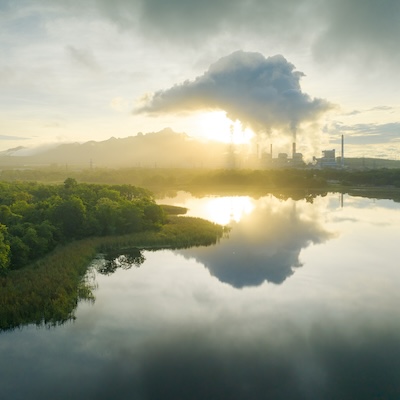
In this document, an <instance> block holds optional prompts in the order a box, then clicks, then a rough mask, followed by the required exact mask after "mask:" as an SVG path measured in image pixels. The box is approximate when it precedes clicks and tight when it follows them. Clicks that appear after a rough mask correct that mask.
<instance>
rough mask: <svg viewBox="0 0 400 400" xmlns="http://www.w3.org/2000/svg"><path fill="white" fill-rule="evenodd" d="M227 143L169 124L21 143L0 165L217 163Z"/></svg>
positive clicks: (166, 165) (0, 158) (181, 165)
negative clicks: (39, 144)
mask: <svg viewBox="0 0 400 400" xmlns="http://www.w3.org/2000/svg"><path fill="white" fill-rule="evenodd" d="M229 150H230V146H229V145H228V144H226V143H225V144H224V143H220V142H215V141H212V142H211V141H209V142H203V141H200V140H198V139H194V138H192V137H190V136H188V135H187V134H186V133H177V132H174V131H173V130H172V129H170V128H165V129H163V130H161V131H159V132H151V133H147V134H143V133H138V134H137V135H136V136H129V137H126V138H115V137H112V138H110V139H108V140H105V141H99V142H97V141H89V142H85V143H67V144H60V145H56V146H53V147H50V148H49V147H46V148H42V149H38V150H36V151H35V152H33V151H29V149H26V148H24V147H17V148H13V149H9V150H6V151H3V152H1V153H0V168H4V167H23V166H25V167H34V166H47V165H58V166H63V165H68V166H71V167H79V168H88V167H113V168H120V167H160V168H175V167H176V168H185V167H186V168H195V167H203V166H207V167H221V166H224V164H226V160H227V158H228V153H229Z"/></svg>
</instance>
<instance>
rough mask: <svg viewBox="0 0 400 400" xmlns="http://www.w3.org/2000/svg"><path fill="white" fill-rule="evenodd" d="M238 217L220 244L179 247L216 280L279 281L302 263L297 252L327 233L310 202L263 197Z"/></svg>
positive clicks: (241, 282)
mask: <svg viewBox="0 0 400 400" xmlns="http://www.w3.org/2000/svg"><path fill="white" fill-rule="evenodd" d="M256 204H257V205H256V208H255V209H254V211H253V212H252V213H250V214H244V215H243V217H242V219H241V221H239V222H235V221H232V223H231V227H232V230H231V232H230V234H229V239H223V240H221V242H220V244H219V245H218V246H214V247H211V248H195V249H187V250H181V251H179V252H180V253H182V254H183V255H185V256H188V257H195V258H196V259H197V260H198V261H200V262H202V263H203V264H204V265H205V266H206V267H207V268H208V269H209V270H210V272H211V274H212V275H214V276H216V277H217V278H218V279H219V280H220V281H222V282H226V283H229V284H230V285H232V286H234V287H237V288H241V287H244V286H256V285H260V284H262V283H263V282H264V281H266V280H267V281H270V282H273V283H278V284H279V283H282V282H283V281H284V280H285V279H286V278H287V277H288V276H290V275H291V274H292V273H293V268H296V267H300V266H301V262H300V259H299V255H300V252H301V250H302V249H303V248H305V247H307V246H308V245H310V244H311V243H321V242H323V241H325V240H327V239H328V238H330V237H331V234H330V233H328V232H327V231H326V230H325V229H324V228H323V227H322V226H321V224H320V222H319V220H318V218H319V216H318V214H317V213H316V212H315V207H314V205H312V204H311V205H310V204H307V203H305V202H297V203H296V202H294V201H291V200H288V201H286V202H279V201H277V200H276V199H275V198H263V199H260V200H259V201H258V202H257V203H256Z"/></svg>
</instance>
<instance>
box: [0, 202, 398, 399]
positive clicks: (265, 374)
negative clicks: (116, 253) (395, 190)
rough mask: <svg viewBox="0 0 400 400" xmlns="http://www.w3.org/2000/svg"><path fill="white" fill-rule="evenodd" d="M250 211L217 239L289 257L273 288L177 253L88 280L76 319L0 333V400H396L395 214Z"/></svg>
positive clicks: (300, 207) (382, 206)
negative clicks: (91, 288)
mask: <svg viewBox="0 0 400 400" xmlns="http://www.w3.org/2000/svg"><path fill="white" fill-rule="evenodd" d="M252 204H253V205H254V211H253V213H255V214H257V215H253V214H248V215H246V216H243V217H242V219H241V221H240V222H235V223H232V226H233V229H232V231H231V238H230V239H229V240H227V242H229V241H230V240H232V239H235V235H238V240H239V239H240V238H241V239H242V240H243V236H244V234H245V233H248V234H249V235H250V237H252V238H253V240H252V241H251V242H257V243H258V245H259V247H260V248H264V247H268V248H269V249H270V250H269V251H270V253H272V252H273V250H275V251H276V252H278V253H279V252H281V253H282V252H283V253H284V252H285V251H286V249H297V250H295V251H294V255H292V256H291V257H289V258H288V260H289V261H290V262H289V261H288V263H287V264H293V263H295V262H293V260H294V261H296V260H297V261H298V264H301V263H303V264H304V265H303V267H302V268H301V269H298V270H297V271H296V273H295V274H294V275H293V276H292V277H291V279H287V280H286V282H285V284H284V285H262V286H251V287H248V288H247V289H246V290H237V289H236V288H235V287H232V286H231V285H228V284H223V283H221V282H220V281H219V280H218V279H215V278H213V277H211V276H210V274H209V273H208V270H207V269H206V268H205V267H204V265H203V264H202V262H199V261H197V260H196V259H195V258H194V256H190V253H188V252H185V253H184V254H185V257H183V255H182V254H177V252H173V251H172V250H161V251H143V252H141V254H142V256H143V259H145V261H144V264H143V268H142V267H141V268H133V266H132V268H130V269H128V270H126V271H123V270H121V268H118V267H117V268H116V270H115V272H113V273H112V274H109V275H103V274H100V273H97V272H95V273H96V280H97V283H98V286H99V289H98V290H97V291H96V302H95V303H94V304H93V305H91V304H88V303H80V304H79V308H78V310H77V319H76V321H75V322H74V323H69V324H65V325H63V326H60V327H57V328H55V329H47V330H45V329H37V328H36V327H32V326H31V327H27V328H24V329H21V330H16V331H14V332H6V333H2V334H1V337H0V355H1V357H0V376H1V377H2V382H1V385H0V398H1V399H17V400H19V399H47V398H57V399H59V400H64V399H118V400H119V399H121V400H122V399H138V400H158V399H166V400H175V399H185V400H192V399H194V400H197V399H202V400H203V399H207V400H214V399H215V400H216V399H218V400H220V399H229V400H239V399H241V400H242V399H243V400H258V399H273V400H321V399H323V400H358V399H362V400H378V399H382V400H398V399H400V380H399V376H400V319H399V318H398V305H399V304H400V291H399V290H398V282H399V280H400V269H399V268H398V260H399V258H400V248H399V246H398V232H399V230H400V206H399V205H398V204H397V205H393V203H390V204H389V203H386V202H383V201H377V202H376V203H374V202H373V201H369V200H367V199H361V200H360V199H357V198H349V197H346V198H345V207H344V208H343V209H341V208H340V202H339V203H338V196H337V195H332V196H328V198H324V199H320V198H317V199H315V201H314V205H311V204H309V203H307V202H306V201H299V202H297V203H296V205H294V204H293V202H292V201H278V200H277V199H274V198H261V199H259V200H257V201H253V203H252ZM257 216H258V217H257ZM322 226H323V228H322ZM255 227H257V229H256V228H255ZM289 227H291V229H292V231H293V235H292V236H290V235H289V237H286V235H287V230H288V229H289ZM263 229H264V230H265V229H266V230H267V231H269V232H271V235H270V236H267V237H265V236H264V235H262V234H261V233H260V231H262V230H263ZM235 231H237V232H238V233H237V234H236V233H235ZM329 232H339V233H340V235H339V234H338V235H337V236H335V240H328V239H329V238H330V237H331V233H329ZM239 233H240V234H239ZM297 236H302V237H303V239H301V240H300V239H299V238H298V237H297ZM271 237H272V238H273V239H271ZM377 238H378V239H379V240H377ZM235 240H236V239H235ZM238 240H236V242H237V241H238ZM324 241H325V242H324ZM224 242H225V241H222V243H220V245H221V246H226V243H224ZM282 242H283V243H282ZM322 242H324V243H323V244H322ZM312 243H319V245H317V246H313V245H311V244H312ZM247 245H248V246H250V243H247ZM237 246H239V245H237ZM301 246H304V247H301ZM307 246H308V247H307ZM299 248H301V249H300V250H299ZM207 249H208V250H212V251H214V250H215V248H214V247H209V248H207ZM226 249H227V248H226ZM196 251H197V250H196ZM260 251H261V250H260ZM288 252H289V251H288ZM192 254H197V253H192ZM268 254H269V253H268ZM137 256H138V255H137ZM201 256H202V257H203V258H204V254H201ZM339 256H340V257H339ZM263 257H264V258H265V255H263ZM109 258H110V261H111V260H115V259H116V257H111V256H110V257H109ZM214 258H215V257H212V258H211V259H214ZM267 260H269V259H267ZM122 264H123V263H122ZM249 264H250V262H246V265H247V266H248V265H249Z"/></svg>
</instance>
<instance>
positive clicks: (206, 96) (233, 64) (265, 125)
mask: <svg viewBox="0 0 400 400" xmlns="http://www.w3.org/2000/svg"><path fill="white" fill-rule="evenodd" d="M302 76H304V74H303V73H302V72H299V71H296V70H295V66H294V65H293V64H291V63H290V62H288V61H287V60H286V59H285V58H284V57H283V56H282V55H275V56H273V57H268V58H265V57H264V56H263V55H262V54H260V53H252V52H244V51H236V52H234V53H232V54H230V55H228V56H226V57H223V58H221V59H220V60H218V61H217V62H216V63H214V64H212V65H211V66H210V67H209V69H208V71H206V72H205V73H204V74H203V75H202V76H199V77H197V78H196V79H195V80H194V81H185V82H183V83H182V84H179V85H175V86H173V87H172V88H170V89H167V90H161V91H158V92H156V93H154V94H153V95H152V97H150V98H148V99H146V101H145V104H144V105H143V106H141V107H140V108H138V109H137V110H136V113H162V112H178V111H188V110H193V111H195V110H207V109H208V110H223V111H226V113H227V116H228V118H230V119H231V120H233V121H235V120H239V121H241V123H242V124H243V125H244V126H245V127H249V128H251V129H252V130H253V131H254V132H256V133H258V132H268V131H270V130H272V129H278V130H280V131H282V132H286V133H287V132H292V133H294V132H295V131H296V128H297V126H298V125H299V124H301V123H302V122H316V121H317V120H318V119H319V117H320V116H321V115H322V114H323V113H325V112H326V111H328V110H329V109H331V108H332V104H331V103H329V102H328V101H326V100H323V99H318V98H314V99H312V98H311V97H310V96H309V95H308V94H306V93H303V92H302V91H301V88H300V79H301V77H302Z"/></svg>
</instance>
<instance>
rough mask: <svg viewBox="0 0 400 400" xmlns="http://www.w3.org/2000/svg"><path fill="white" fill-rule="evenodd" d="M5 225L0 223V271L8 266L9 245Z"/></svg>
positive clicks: (2, 272) (2, 271)
mask: <svg viewBox="0 0 400 400" xmlns="http://www.w3.org/2000/svg"><path fill="white" fill-rule="evenodd" d="M6 237H7V227H6V226H5V225H3V224H0V273H1V274H4V273H6V272H7V270H8V267H9V266H10V245H9V243H8V242H7V240H6Z"/></svg>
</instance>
